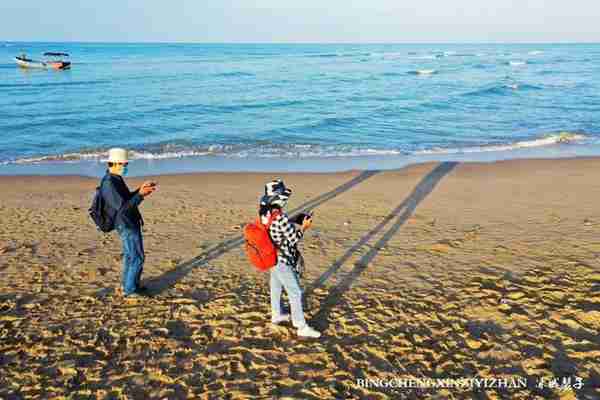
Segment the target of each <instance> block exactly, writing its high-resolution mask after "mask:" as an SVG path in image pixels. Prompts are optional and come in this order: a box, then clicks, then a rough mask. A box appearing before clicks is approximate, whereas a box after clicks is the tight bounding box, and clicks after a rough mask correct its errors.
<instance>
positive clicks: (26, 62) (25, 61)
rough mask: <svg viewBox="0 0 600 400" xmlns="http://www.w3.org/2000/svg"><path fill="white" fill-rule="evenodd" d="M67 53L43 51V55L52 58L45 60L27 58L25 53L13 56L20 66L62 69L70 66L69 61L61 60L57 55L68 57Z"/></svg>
mask: <svg viewBox="0 0 600 400" xmlns="http://www.w3.org/2000/svg"><path fill="white" fill-rule="evenodd" d="M68 56H69V55H68V54H67V53H52V52H48V53H44V57H52V59H49V60H46V61H37V60H32V59H30V58H27V56H25V54H21V55H20V56H17V57H15V62H16V63H17V65H18V66H19V67H21V68H38V69H48V68H50V69H56V70H63V69H69V68H71V62H70V61H63V60H62V59H60V58H59V57H68Z"/></svg>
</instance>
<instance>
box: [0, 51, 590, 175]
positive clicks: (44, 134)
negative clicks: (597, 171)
mask: <svg viewBox="0 0 600 400" xmlns="http://www.w3.org/2000/svg"><path fill="white" fill-rule="evenodd" d="M44 51H66V52H68V53H70V55H71V61H72V62H73V67H72V69H71V70H69V71H45V70H22V69H19V68H17V67H16V66H15V64H14V62H13V60H12V58H13V57H14V56H15V55H18V54H20V53H22V52H25V53H27V55H28V56H29V57H30V58H34V59H37V58H40V57H41V53H43V52H44ZM599 116H600V45H573V44H570V45H539V44H536V45H272V44H271V45H251V44H244V45H234V44H231V45H219V44H214V45H209V44H198V45H194V44H89V43H88V44H83V43H45V44H42V43H3V42H0V172H2V170H3V171H13V170H14V169H15V168H16V167H15V166H16V165H18V166H27V165H36V166H37V167H36V168H38V169H40V168H41V170H40V171H43V168H45V167H43V166H42V167H40V164H42V165H43V164H47V165H52V166H56V165H59V164H61V163H65V164H73V163H77V162H89V161H96V162H97V160H101V159H102V158H103V157H104V153H103V151H105V150H106V149H107V148H109V147H112V146H123V147H127V148H130V149H133V150H135V153H134V157H135V158H138V159H144V160H171V161H170V163H171V165H174V164H173V163H175V162H182V163H186V165H190V163H191V162H192V160H196V162H197V164H196V165H197V166H198V168H199V169H202V167H201V166H202V165H204V164H203V163H206V162H207V161H206V160H210V159H219V160H230V161H229V162H219V165H220V168H217V167H215V166H213V168H212V169H217V170H218V169H222V170H235V169H244V168H243V165H244V160H253V161H252V162H255V161H256V160H258V162H259V163H260V165H262V166H263V167H264V168H266V169H268V165H270V164H271V165H283V164H282V162H285V165H288V166H290V165H292V166H293V165H296V166H298V167H297V169H299V170H302V169H303V168H302V167H301V165H302V160H310V162H311V163H316V164H313V165H321V164H319V163H320V162H322V165H327V162H328V161H327V160H329V159H335V160H337V161H338V162H339V163H342V164H343V160H344V159H345V158H348V160H350V159H352V160H356V159H360V158H361V157H366V159H372V158H373V157H379V158H383V159H386V157H388V158H389V157H392V158H394V159H403V158H404V159H410V160H418V159H419V157H423V158H424V159H426V158H427V157H431V156H433V155H435V156H436V157H443V156H447V157H454V156H456V155H463V156H466V155H469V154H471V155H473V154H480V153H486V152H492V153H494V154H495V153H497V152H502V153H503V154H505V153H506V152H508V153H510V152H513V151H514V152H517V153H518V152H519V151H520V150H522V149H537V148H539V149H540V150H539V151H542V149H546V150H547V151H548V152H550V153H549V154H554V153H556V154H559V153H560V154H562V153H564V152H567V153H569V152H575V153H577V152H578V151H579V150H574V149H580V150H581V149H584V148H591V147H594V146H597V145H598V144H600V118H599ZM586 146H587V147H586ZM590 146H591V147H590ZM546 150H543V151H546ZM515 154H516V153H515ZM215 157H216V158H215ZM474 157H475V158H477V156H474ZM340 160H342V161H340ZM248 162H250V161H248ZM342 164H340V165H342ZM59 169H60V167H59ZM292 169H293V168H292ZM324 169H327V168H324Z"/></svg>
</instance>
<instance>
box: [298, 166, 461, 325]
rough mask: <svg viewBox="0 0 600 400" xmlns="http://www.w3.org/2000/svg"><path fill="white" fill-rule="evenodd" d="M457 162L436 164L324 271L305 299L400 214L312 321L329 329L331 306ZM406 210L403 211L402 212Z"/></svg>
mask: <svg viewBox="0 0 600 400" xmlns="http://www.w3.org/2000/svg"><path fill="white" fill-rule="evenodd" d="M457 164H458V163H456V162H444V163H441V164H439V165H438V166H436V167H435V168H434V169H433V170H431V171H430V172H429V173H428V174H427V175H426V176H425V177H424V178H423V179H422V180H421V182H419V184H418V185H417V186H416V187H415V188H414V189H413V191H412V193H411V194H410V195H409V196H408V197H407V198H406V199H405V200H404V201H403V202H402V203H400V205H398V207H396V208H395V209H394V210H393V211H392V212H391V213H390V214H388V215H387V216H386V217H385V218H384V219H383V220H382V221H381V222H380V223H379V224H378V225H377V226H376V227H374V228H373V229H371V230H370V231H369V232H368V233H367V234H366V235H365V236H363V237H362V238H361V239H360V240H359V241H358V242H357V243H356V244H355V245H353V246H352V247H351V248H350V249H348V251H347V252H346V253H345V254H344V255H343V256H342V257H340V258H339V259H337V260H336V261H335V262H334V263H333V264H332V266H331V267H330V268H329V269H328V270H327V271H325V272H324V273H323V274H322V275H321V276H320V277H319V278H318V279H317V280H315V281H314V282H313V283H312V285H311V286H310V287H308V288H307V289H306V291H305V298H306V297H308V296H309V295H310V294H311V293H312V291H314V290H315V289H316V288H318V287H320V286H322V285H323V284H324V283H325V282H326V281H327V280H328V279H329V277H330V276H331V275H333V274H334V273H335V272H336V271H337V270H339V269H340V268H341V266H342V265H343V264H344V263H345V262H346V261H348V260H349V259H350V257H352V255H353V254H354V253H356V252H357V251H358V250H359V249H360V248H362V247H363V246H364V245H365V244H366V243H368V242H369V240H371V239H372V238H373V236H375V235H376V234H377V233H379V232H380V231H381V230H382V229H383V228H385V226H386V225H387V224H388V223H389V222H390V221H391V220H393V219H394V218H396V217H397V219H396V222H395V223H394V225H392V227H391V228H390V229H389V230H388V231H387V232H386V233H385V234H384V235H383V236H382V237H381V238H380V239H379V240H378V241H377V242H376V243H375V245H374V246H373V247H372V248H371V250H369V252H368V253H366V254H365V255H364V256H362V257H361V258H360V260H358V261H357V262H356V263H355V266H354V269H353V270H352V271H351V272H350V273H349V274H348V275H347V276H345V277H344V279H343V280H342V281H341V282H340V283H339V284H337V285H336V286H335V287H333V288H332V289H331V290H330V292H329V294H328V295H327V297H326V298H325V299H324V300H323V301H322V302H321V308H320V309H319V311H318V312H317V314H316V315H315V316H314V317H313V321H315V322H316V323H317V326H318V327H319V328H320V329H321V330H326V329H327V327H328V325H329V321H328V316H329V313H330V312H331V309H332V308H333V307H334V306H335V305H336V304H337V303H338V302H339V301H340V299H341V297H342V296H343V294H344V293H345V292H346V291H347V290H348V289H350V287H351V286H352V283H353V282H354V281H355V280H356V279H357V278H358V277H359V275H360V274H361V273H362V272H363V271H364V270H365V269H366V268H367V266H368V265H369V264H370V263H371V261H373V259H374V258H375V256H376V255H377V253H378V252H379V250H381V248H382V247H383V246H385V244H386V243H387V242H388V241H389V240H390V239H391V238H392V237H393V236H394V235H395V234H396V233H397V232H398V230H400V228H401V227H402V225H404V223H405V222H406V221H407V220H408V218H410V216H411V215H412V214H413V212H414V211H415V209H416V208H417V206H418V205H419V203H421V201H423V200H424V199H425V198H426V197H427V196H428V195H429V194H430V193H431V192H432V191H433V189H434V188H435V187H436V185H437V184H438V183H439V182H440V181H441V180H442V179H443V178H444V177H445V176H446V175H447V174H449V173H450V172H451V171H452V170H453V169H454V168H455V167H456V165H457ZM403 210H404V211H403Z"/></svg>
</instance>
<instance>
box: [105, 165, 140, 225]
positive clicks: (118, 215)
mask: <svg viewBox="0 0 600 400" xmlns="http://www.w3.org/2000/svg"><path fill="white" fill-rule="evenodd" d="M100 193H101V194H102V197H103V198H104V201H105V203H106V207H107V209H108V210H110V211H109V212H112V213H113V215H114V221H115V226H119V225H124V226H126V227H128V228H134V229H135V228H140V227H141V226H142V225H144V220H143V219H142V215H141V214H140V210H139V209H138V206H139V205H140V203H141V202H142V200H144V198H143V197H142V195H140V194H139V191H138V190H136V191H134V192H130V191H129V188H128V187H127V185H126V184H125V181H124V180H123V178H122V177H121V176H120V175H114V174H111V173H110V172H109V171H106V175H104V178H102V182H101V184H100Z"/></svg>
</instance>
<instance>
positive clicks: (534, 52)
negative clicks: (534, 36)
mask: <svg viewBox="0 0 600 400" xmlns="http://www.w3.org/2000/svg"><path fill="white" fill-rule="evenodd" d="M527 54H529V55H531V56H539V55H540V54H544V52H543V51H541V50H534V51H530V52H529V53H527Z"/></svg>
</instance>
